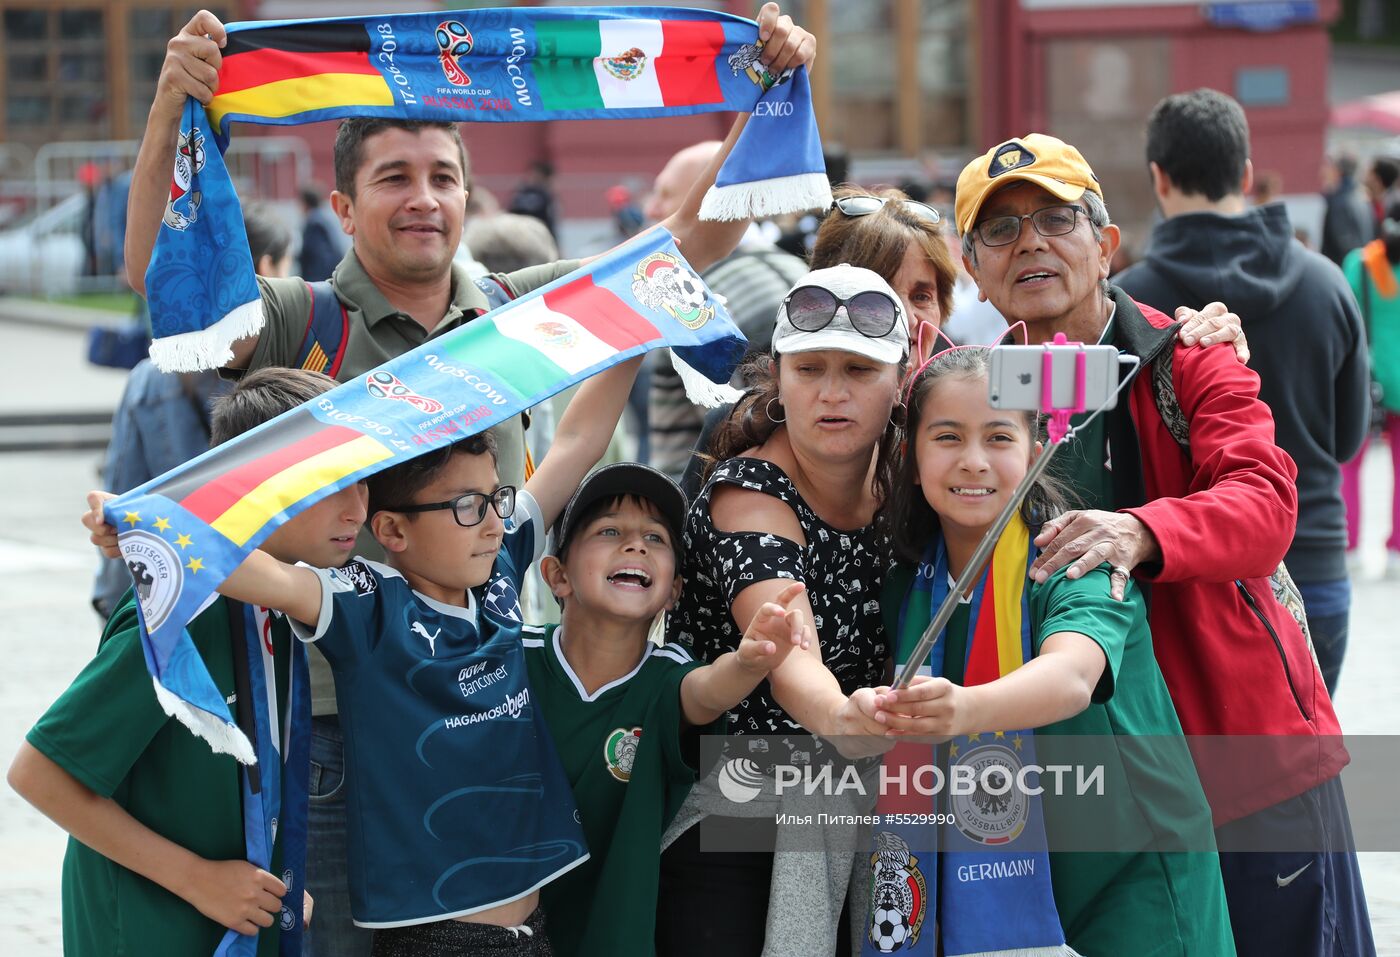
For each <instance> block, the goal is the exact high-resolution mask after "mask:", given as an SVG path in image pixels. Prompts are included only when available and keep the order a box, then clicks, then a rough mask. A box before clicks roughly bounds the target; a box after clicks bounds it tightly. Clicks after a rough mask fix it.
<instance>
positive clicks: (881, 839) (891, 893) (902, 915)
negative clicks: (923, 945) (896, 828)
mask: <svg viewBox="0 0 1400 957" xmlns="http://www.w3.org/2000/svg"><path fill="white" fill-rule="evenodd" d="M875 848H876V850H875V853H874V854H871V855H870V870H871V875H870V930H869V932H868V933H869V936H870V942H871V943H872V944H874V945H875V949H876V950H878V951H879V952H880V953H882V954H892V953H894V952H895V951H897V950H901V949H903V947H904V946H905V945H906V944H907V945H908V946H910V947H913V946H914V945H915V944H916V943H918V942H919V932H920V931H921V930H923V927H924V918H925V917H926V916H927V914H928V885H927V884H925V883H924V874H923V872H922V871H921V870H919V859H918V858H917V857H915V856H914V855H912V854H910V853H909V845H908V844H906V843H905V842H904V839H903V838H902V837H900V836H899V835H898V834H896V833H895V832H893V831H881V832H880V833H879V834H877V835H876V836H875Z"/></svg>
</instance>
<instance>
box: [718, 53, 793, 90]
mask: <svg viewBox="0 0 1400 957" xmlns="http://www.w3.org/2000/svg"><path fill="white" fill-rule="evenodd" d="M762 52H763V43H762V42H761V41H760V42H758V43H745V44H744V45H743V46H741V47H739V49H737V50H735V51H734V52H733V53H731V54H729V61H728V62H729V70H730V72H731V73H733V74H734V76H738V75H739V74H740V73H742V74H744V76H746V77H748V78H749V82H751V83H753V85H754V86H757V87H758V88H759V89H761V90H763V91H764V92H767V91H768V90H771V89H772V88H773V87H775V86H777V85H778V84H779V83H783V82H786V80H787V78H788V77H790V76H791V75H792V71H791V70H784V71H783V72H782V75H778V74H776V73H773V72H772V71H770V70H769V69H768V68H767V67H766V66H764V65H763V64H762V63H760V62H759V59H758V55H759V54H760V53H762Z"/></svg>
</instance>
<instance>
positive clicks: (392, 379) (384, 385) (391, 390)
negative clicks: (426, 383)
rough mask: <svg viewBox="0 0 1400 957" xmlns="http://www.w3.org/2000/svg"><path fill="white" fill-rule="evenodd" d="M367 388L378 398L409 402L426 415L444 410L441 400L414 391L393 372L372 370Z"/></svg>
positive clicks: (366, 384) (366, 381)
mask: <svg viewBox="0 0 1400 957" xmlns="http://www.w3.org/2000/svg"><path fill="white" fill-rule="evenodd" d="M365 389H366V391H368V392H369V394H370V395H372V396H374V397H375V398H376V399H392V400H395V401H398V402H407V403H408V404H409V405H411V406H413V407H414V408H415V409H417V410H418V411H419V412H422V413H423V414H424V415H434V414H436V413H438V412H441V411H442V403H441V402H439V401H438V400H437V399H429V398H428V397H426V396H421V395H419V394H418V393H417V392H414V391H413V390H412V389H410V388H409V387H408V386H406V385H404V384H403V382H401V381H400V380H399V377H398V376H396V375H394V374H393V373H392V372H371V373H370V374H369V375H367V376H365Z"/></svg>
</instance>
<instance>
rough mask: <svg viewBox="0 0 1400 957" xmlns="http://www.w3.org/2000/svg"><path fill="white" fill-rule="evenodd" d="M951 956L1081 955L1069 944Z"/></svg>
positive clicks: (1044, 956)
mask: <svg viewBox="0 0 1400 957" xmlns="http://www.w3.org/2000/svg"><path fill="white" fill-rule="evenodd" d="M949 957H1081V954H1080V953H1079V951H1077V950H1075V949H1074V948H1073V947H1071V946H1070V945H1069V944H1060V945H1059V946H1057V947H1015V948H1013V949H1011V950H979V951H978V952H977V953H975V954H957V955H952V954H950V955H949Z"/></svg>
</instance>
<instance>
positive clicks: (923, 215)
mask: <svg viewBox="0 0 1400 957" xmlns="http://www.w3.org/2000/svg"><path fill="white" fill-rule="evenodd" d="M888 202H891V197H887V196H843V197H841V198H840V199H837V200H834V201H832V204H831V208H832V209H839V210H840V211H841V212H842V213H844V214H846V215H847V216H869V215H871V214H872V213H878V212H879V211H880V210H881V209H883V208H884V205H885V204H886V203H888ZM898 202H899V203H900V205H901V206H903V207H904V208H905V209H906V210H908V211H909V212H911V213H913V214H914V215H915V216H917V217H919V218H920V219H926V220H928V221H929V222H930V223H934V224H937V223H939V222H942V220H943V216H942V214H941V213H939V212H938V210H937V209H935V208H933V207H932V206H930V205H929V204H928V203H921V202H919V201H918V200H917V199H901V200H898Z"/></svg>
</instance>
